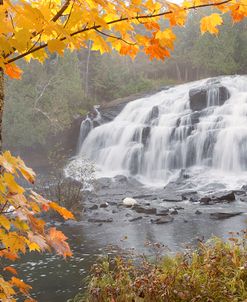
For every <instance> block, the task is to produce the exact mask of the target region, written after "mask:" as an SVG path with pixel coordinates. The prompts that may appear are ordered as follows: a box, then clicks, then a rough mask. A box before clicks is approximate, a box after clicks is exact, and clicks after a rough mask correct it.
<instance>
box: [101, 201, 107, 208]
mask: <svg viewBox="0 0 247 302" xmlns="http://www.w3.org/2000/svg"><path fill="white" fill-rule="evenodd" d="M108 206H109V203H108V202H104V203H102V204H100V206H99V207H100V208H107V207H108Z"/></svg>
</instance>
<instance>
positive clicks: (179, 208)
mask: <svg viewBox="0 0 247 302" xmlns="http://www.w3.org/2000/svg"><path fill="white" fill-rule="evenodd" d="M174 209H175V210H178V211H179V210H184V208H183V207H180V206H175V207H174Z"/></svg>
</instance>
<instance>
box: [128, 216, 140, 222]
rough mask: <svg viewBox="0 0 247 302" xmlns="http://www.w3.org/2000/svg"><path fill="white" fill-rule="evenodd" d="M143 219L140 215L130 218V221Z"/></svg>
mask: <svg viewBox="0 0 247 302" xmlns="http://www.w3.org/2000/svg"><path fill="white" fill-rule="evenodd" d="M141 219H142V216H138V217H134V218H131V219H129V222H133V221H137V220H141Z"/></svg>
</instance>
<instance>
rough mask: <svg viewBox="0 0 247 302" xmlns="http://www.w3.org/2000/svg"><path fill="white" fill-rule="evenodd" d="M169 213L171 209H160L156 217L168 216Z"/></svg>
mask: <svg viewBox="0 0 247 302" xmlns="http://www.w3.org/2000/svg"><path fill="white" fill-rule="evenodd" d="M168 213H169V209H160V210H157V212H156V216H166V215H168Z"/></svg>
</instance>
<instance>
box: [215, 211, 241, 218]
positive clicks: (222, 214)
mask: <svg viewBox="0 0 247 302" xmlns="http://www.w3.org/2000/svg"><path fill="white" fill-rule="evenodd" d="M242 213H243V212H232V213H222V212H217V213H211V214H210V218H212V219H227V218H231V217H234V216H238V215H241V214H242Z"/></svg>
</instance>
